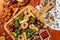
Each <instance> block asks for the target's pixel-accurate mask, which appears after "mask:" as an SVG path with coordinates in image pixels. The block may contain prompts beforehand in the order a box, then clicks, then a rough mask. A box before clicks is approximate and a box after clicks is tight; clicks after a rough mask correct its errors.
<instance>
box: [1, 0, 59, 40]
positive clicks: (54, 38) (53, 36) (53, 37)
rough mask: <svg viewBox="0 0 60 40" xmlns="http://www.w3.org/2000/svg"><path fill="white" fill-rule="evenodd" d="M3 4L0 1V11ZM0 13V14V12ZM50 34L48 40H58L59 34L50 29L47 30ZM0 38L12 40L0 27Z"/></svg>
mask: <svg viewBox="0 0 60 40" xmlns="http://www.w3.org/2000/svg"><path fill="white" fill-rule="evenodd" d="M2 3H4V2H3V0H0V10H1V9H2V6H1V4H2ZM0 13H1V12H0ZM47 30H48V31H49V33H50V36H51V38H50V40H60V32H59V31H56V30H52V29H48V28H47ZM0 36H4V37H5V38H6V39H5V40H12V39H11V38H10V37H9V35H8V34H7V33H6V31H5V30H4V29H3V27H0Z"/></svg>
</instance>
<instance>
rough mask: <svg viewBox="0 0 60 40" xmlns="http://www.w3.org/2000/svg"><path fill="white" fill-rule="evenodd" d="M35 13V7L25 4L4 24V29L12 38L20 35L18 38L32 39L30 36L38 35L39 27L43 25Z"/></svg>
mask: <svg viewBox="0 0 60 40" xmlns="http://www.w3.org/2000/svg"><path fill="white" fill-rule="evenodd" d="M35 14H37V11H36V9H34V8H33V7H32V6H27V7H25V8H24V9H23V10H21V11H19V12H18V14H16V15H15V16H14V17H12V18H11V19H10V20H9V21H8V22H7V23H6V24H5V25H4V29H5V30H6V31H7V33H8V34H9V35H10V36H11V37H12V39H13V40H19V39H20V37H21V39H20V40H33V39H32V38H33V37H34V36H35V35H36V36H37V35H39V32H40V29H43V28H44V25H45V23H44V22H42V21H40V20H41V19H40V18H39V17H36V16H37V15H35ZM39 19H40V20H39ZM43 20H44V19H43Z"/></svg>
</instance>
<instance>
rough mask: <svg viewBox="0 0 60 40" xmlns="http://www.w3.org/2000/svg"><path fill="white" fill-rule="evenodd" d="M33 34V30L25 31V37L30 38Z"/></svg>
mask: <svg viewBox="0 0 60 40" xmlns="http://www.w3.org/2000/svg"><path fill="white" fill-rule="evenodd" d="M33 33H34V30H32V29H30V30H26V36H28V37H30V36H31V35H32V34H33Z"/></svg>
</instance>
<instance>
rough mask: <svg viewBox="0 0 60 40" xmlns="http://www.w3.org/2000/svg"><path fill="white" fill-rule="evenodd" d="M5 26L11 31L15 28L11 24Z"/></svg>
mask: <svg viewBox="0 0 60 40" xmlns="http://www.w3.org/2000/svg"><path fill="white" fill-rule="evenodd" d="M7 27H8V29H9V30H10V31H13V30H14V29H15V28H14V25H13V24H8V25H7Z"/></svg>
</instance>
